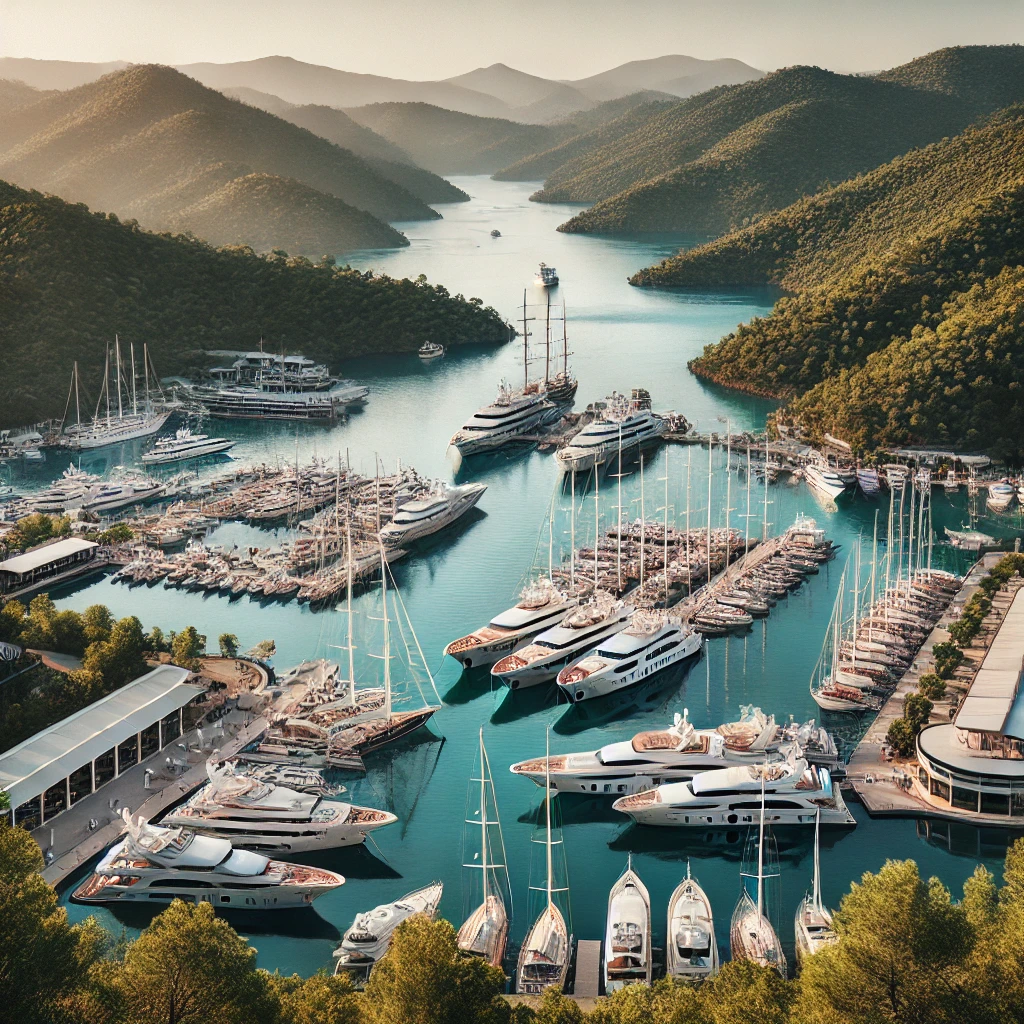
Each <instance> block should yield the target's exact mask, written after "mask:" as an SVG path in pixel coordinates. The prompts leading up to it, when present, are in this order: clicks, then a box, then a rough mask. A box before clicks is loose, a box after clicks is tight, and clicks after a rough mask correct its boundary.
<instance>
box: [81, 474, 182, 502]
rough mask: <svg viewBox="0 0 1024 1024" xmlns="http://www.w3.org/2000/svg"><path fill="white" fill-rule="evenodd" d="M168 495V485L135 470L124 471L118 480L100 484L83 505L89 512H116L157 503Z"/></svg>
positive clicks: (118, 476)
mask: <svg viewBox="0 0 1024 1024" xmlns="http://www.w3.org/2000/svg"><path fill="white" fill-rule="evenodd" d="M166 493H167V484H165V483H161V482H160V481H159V480H154V479H153V478H152V477H148V476H146V475H145V474H143V473H138V472H136V471H134V470H122V471H120V472H119V474H118V475H117V477H116V479H113V480H109V481H107V482H106V483H104V484H100V485H99V486H98V487H97V488H96V489H95V490H93V491H92V492H91V493H90V494H89V495H88V497H87V499H86V500H85V501H84V502H83V503H82V508H84V509H85V510H86V511H87V512H98V513H104V512H115V511H117V510H118V509H122V508H128V507H130V506H131V505H141V504H143V503H145V502H147V501H155V500H156V499H157V498H161V497H163V495H164V494H166Z"/></svg>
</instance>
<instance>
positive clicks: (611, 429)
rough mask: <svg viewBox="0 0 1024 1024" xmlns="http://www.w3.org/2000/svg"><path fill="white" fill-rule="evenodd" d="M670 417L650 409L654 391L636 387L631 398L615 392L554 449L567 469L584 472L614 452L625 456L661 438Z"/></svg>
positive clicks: (561, 463) (564, 468) (598, 464)
mask: <svg viewBox="0 0 1024 1024" xmlns="http://www.w3.org/2000/svg"><path fill="white" fill-rule="evenodd" d="M666 430H668V420H666V419H664V418H663V417H661V416H659V415H658V414H657V413H654V412H652V411H651V395H650V392H649V391H646V390H645V389H644V388H633V393H632V395H631V396H630V397H629V398H626V396H625V395H620V394H619V393H618V392H612V394H611V395H610V396H609V397H608V404H607V406H606V408H604V409H603V410H602V411H601V412H600V414H599V415H598V417H597V419H595V420H594V421H593V422H591V423H589V424H587V426H585V427H584V428H583V429H582V430H581V431H580V432H579V433H578V434H576V436H575V437H573V439H572V440H571V441H570V442H569V443H568V444H567V445H566V446H565V447H564V448H559V450H558V451H557V452H556V453H555V457H556V458H557V459H558V464H559V466H560V467H561V468H562V469H563V470H565V471H566V472H571V473H582V472H586V471H587V470H590V469H593V468H594V467H595V466H601V465H604V463H606V462H607V461H608V459H609V458H611V457H612V456H613V455H622V456H625V455H627V454H628V453H630V452H634V451H637V450H639V449H640V448H642V447H644V446H645V445H648V444H651V443H653V442H655V441H657V440H658V438H660V437H661V435H662V434H664V433H665V431H666Z"/></svg>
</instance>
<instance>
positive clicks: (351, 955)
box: [334, 882, 444, 981]
mask: <svg viewBox="0 0 1024 1024" xmlns="http://www.w3.org/2000/svg"><path fill="white" fill-rule="evenodd" d="M443 890H444V886H443V884H442V883H441V882H432V883H431V884H430V885H425V886H423V888H422V889H414V890H413V891H412V892H410V893H406V895H404V896H403V897H402V898H401V899H400V900H395V902H394V903H382V904H381V905H380V906H379V907H374V908H373V910H368V911H366V912H365V913H362V914H356V918H355V920H354V921H353V922H352V924H351V926H350V927H349V929H348V931H347V932H345V936H344V938H342V940H341V942H340V943H339V945H338V947H337V948H336V949H335V950H334V973H335V974H348V975H349V976H350V977H351V978H352V979H353V980H356V981H366V979H367V978H368V977H369V976H370V970H371V969H372V967H373V965H374V964H375V963H377V961H378V960H380V958H381V957H382V956H383V955H384V954H385V953H386V952H387V951H388V947H389V946H390V945H391V938H392V936H393V935H394V934H395V929H396V928H397V927H398V926H399V925H400V924H401V923H402V922H403V921H408V920H409V918H410V917H414V916H415V915H416V914H425V915H426V916H427V917H429V918H430V920H431V921H433V920H434V918H435V917H436V916H437V907H438V904H440V902H441V893H442V892H443Z"/></svg>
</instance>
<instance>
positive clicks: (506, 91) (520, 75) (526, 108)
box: [446, 64, 595, 123]
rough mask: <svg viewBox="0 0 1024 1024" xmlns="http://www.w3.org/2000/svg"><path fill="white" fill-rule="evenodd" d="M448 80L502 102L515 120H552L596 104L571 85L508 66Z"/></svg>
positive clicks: (484, 69) (483, 69)
mask: <svg viewBox="0 0 1024 1024" xmlns="http://www.w3.org/2000/svg"><path fill="white" fill-rule="evenodd" d="M446 81H448V82H450V83H452V84H453V85H459V86H463V87H465V88H467V89H473V90H475V91H477V92H483V93H487V94H489V95H491V96H494V97H496V98H497V99H500V100H501V101H502V102H503V103H505V104H506V106H507V107H508V110H509V116H510V117H511V118H512V119H513V120H516V121H527V122H536V123H543V122H546V121H553V120H556V119H557V118H560V117H564V116H565V115H566V114H571V113H572V112H573V111H576V110H588V109H589V108H590V107H593V106H594V105H595V101H594V100H593V99H591V98H590V97H589V96H587V95H586V94H585V93H582V92H580V90H579V89H574V88H573V87H572V86H571V85H566V84H564V83H562V82H554V81H552V80H551V79H548V78H538V77H537V76H536V75H528V74H526V72H525V71H517V70H516V69H515V68H510V67H508V65H506V64H492V65H491V66H490V67H489V68H477V69H476V70H475V71H469V72H467V73H466V74H464V75H457V76H456V77H455V78H449V79H446Z"/></svg>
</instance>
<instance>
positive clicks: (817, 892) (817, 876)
mask: <svg viewBox="0 0 1024 1024" xmlns="http://www.w3.org/2000/svg"><path fill="white" fill-rule="evenodd" d="M481 731H482V730H481ZM820 828H821V808H820V807H816V808H815V809H814V882H813V892H812V894H811V899H812V900H813V901H814V907H815V909H816V910H820V909H821V863H820V858H819V855H818V830H819V829H820Z"/></svg>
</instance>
